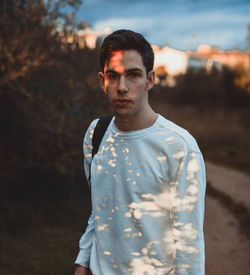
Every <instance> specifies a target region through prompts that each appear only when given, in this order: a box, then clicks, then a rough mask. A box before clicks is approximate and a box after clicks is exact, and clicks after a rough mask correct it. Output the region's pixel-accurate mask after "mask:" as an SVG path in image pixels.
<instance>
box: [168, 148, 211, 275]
mask: <svg viewBox="0 0 250 275" xmlns="http://www.w3.org/2000/svg"><path fill="white" fill-rule="evenodd" d="M183 155H184V156H183V157H182V158H181V159H179V161H178V165H177V167H178V168H177V171H176V173H175V177H174V179H173V182H174V183H175V191H176V199H175V202H174V205H173V231H172V234H173V243H174V270H175V273H174V274H175V275H184V274H185V275H204V274H205V266H204V265H205V252H204V236H203V221H204V197H205V187H206V176H205V165H204V161H203V157H202V154H201V153H200V152H193V151H191V152H187V153H185V154H183Z"/></svg>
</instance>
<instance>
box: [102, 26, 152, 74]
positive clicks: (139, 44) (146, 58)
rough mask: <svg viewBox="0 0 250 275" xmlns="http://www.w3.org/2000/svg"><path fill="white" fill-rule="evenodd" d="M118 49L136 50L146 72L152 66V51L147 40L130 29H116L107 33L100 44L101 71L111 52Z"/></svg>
mask: <svg viewBox="0 0 250 275" xmlns="http://www.w3.org/2000/svg"><path fill="white" fill-rule="evenodd" d="M119 50H136V51H137V52H138V53H139V54H141V56H142V61H143V64H144V66H145V68H146V71H147V73H148V72H150V71H151V70H152V69H153V66H154V52H153V49H152V47H151V45H150V44H149V43H148V41H147V40H146V39H145V38H144V37H143V36H142V35H141V34H140V33H137V32H133V31H131V30H125V29H122V30H117V31H115V32H113V33H111V34H110V35H108V36H107V37H106V38H105V39H104V41H103V43H102V46H101V50H100V65H101V69H102V71H104V66H105V63H106V61H109V60H110V58H111V56H112V53H113V52H115V51H119Z"/></svg>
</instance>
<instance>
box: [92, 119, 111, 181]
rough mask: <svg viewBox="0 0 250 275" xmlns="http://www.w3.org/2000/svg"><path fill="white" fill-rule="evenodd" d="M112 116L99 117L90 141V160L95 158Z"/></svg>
mask: <svg viewBox="0 0 250 275" xmlns="http://www.w3.org/2000/svg"><path fill="white" fill-rule="evenodd" d="M112 118H113V116H104V117H100V118H99V120H98V122H97V124H96V126H95V129H94V133H93V139H92V146H93V148H92V160H93V158H94V156H95V154H96V153H97V152H98V149H99V146H100V144H101V142H102V139H103V137H104V134H105V132H106V130H107V128H108V126H109V124H110V122H111V120H112ZM90 179H91V163H90V166H89V184H90V186H91V181H90Z"/></svg>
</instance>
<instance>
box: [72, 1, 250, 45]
mask: <svg viewBox="0 0 250 275" xmlns="http://www.w3.org/2000/svg"><path fill="white" fill-rule="evenodd" d="M77 17H78V19H79V20H86V21H88V22H89V23H90V25H91V27H92V28H94V29H96V30H100V29H104V28H105V27H111V28H112V30H116V29H120V28H127V29H132V30H134V31H137V32H140V33H142V34H143V35H144V36H145V37H146V39H148V40H149V42H150V43H151V44H157V45H159V46H163V45H166V44H167V45H169V46H171V47H173V48H176V49H182V50H187V49H196V47H197V45H199V44H204V43H207V44H210V45H212V46H219V47H220V48H222V49H232V48H240V49H242V50H245V49H246V47H247V25H248V24H250V0H228V1H226V0H210V1H208V0H165V1H164V0H84V1H83V5H82V6H81V8H80V10H79V12H78V14H77Z"/></svg>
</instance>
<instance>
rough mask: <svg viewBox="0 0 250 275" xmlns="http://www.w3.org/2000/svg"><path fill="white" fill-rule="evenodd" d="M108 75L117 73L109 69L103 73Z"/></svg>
mask: <svg viewBox="0 0 250 275" xmlns="http://www.w3.org/2000/svg"><path fill="white" fill-rule="evenodd" d="M108 73H113V74H118V72H116V71H114V70H111V69H108V70H107V71H105V74H108Z"/></svg>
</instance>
